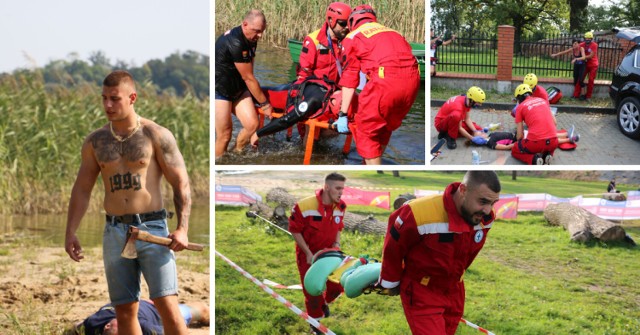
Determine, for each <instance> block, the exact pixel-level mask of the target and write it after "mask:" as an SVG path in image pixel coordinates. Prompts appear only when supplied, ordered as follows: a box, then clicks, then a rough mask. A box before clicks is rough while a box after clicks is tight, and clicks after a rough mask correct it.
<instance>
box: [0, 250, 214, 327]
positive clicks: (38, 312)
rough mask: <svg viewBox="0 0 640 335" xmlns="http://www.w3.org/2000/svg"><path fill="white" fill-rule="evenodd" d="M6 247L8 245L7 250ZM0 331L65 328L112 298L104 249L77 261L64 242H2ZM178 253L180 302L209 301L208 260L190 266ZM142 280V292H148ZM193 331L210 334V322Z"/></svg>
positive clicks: (0, 260) (86, 251) (146, 295)
mask: <svg viewBox="0 0 640 335" xmlns="http://www.w3.org/2000/svg"><path fill="white" fill-rule="evenodd" d="M4 250H7V251H4ZM0 251H3V252H2V253H0V334H62V332H63V331H64V330H65V329H66V328H68V327H69V326H71V325H73V324H75V323H76V322H78V321H82V320H83V319H84V318H86V317H87V316H89V315H90V314H92V313H94V312H95V311H97V310H98V308H100V307H101V306H103V305H104V304H106V303H107V302H108V293H107V283H106V279H105V277H104V267H103V264H102V249H101V248H91V249H87V250H85V259H84V260H83V261H82V262H80V263H75V262H73V261H72V260H71V259H70V258H69V257H68V256H67V254H66V253H65V251H64V249H62V248H50V247H28V246H26V245H25V246H21V247H19V248H15V247H8V246H6V245H3V243H1V242H0ZM189 257H191V256H188V255H184V256H183V255H181V254H180V253H179V254H178V255H177V262H178V269H179V273H178V279H179V283H180V302H185V301H204V302H207V303H209V292H210V291H209V266H208V264H207V266H205V267H204V268H206V270H205V271H204V272H203V273H200V272H196V271H190V270H185V269H184V268H183V267H182V266H181V259H185V260H187V259H188V258H189ZM148 296H149V295H148V289H147V287H146V284H143V293H142V297H143V298H148ZM189 334H195V335H204V334H209V327H205V328H198V329H190V332H189Z"/></svg>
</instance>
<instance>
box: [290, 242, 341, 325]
mask: <svg viewBox="0 0 640 335" xmlns="http://www.w3.org/2000/svg"><path fill="white" fill-rule="evenodd" d="M296 263H297V264H298V272H300V282H301V283H303V285H302V292H303V293H304V306H305V307H306V309H307V314H309V316H310V317H312V318H314V319H320V318H322V317H324V312H323V311H322V305H325V304H329V303H331V302H333V301H334V300H336V299H337V298H338V297H339V296H340V294H342V292H344V289H343V288H342V286H340V284H336V283H334V282H332V281H328V280H327V290H326V291H324V293H323V294H322V295H319V296H317V297H314V296H312V295H310V294H309V292H307V290H305V289H304V276H305V275H306V274H307V271H309V268H310V267H311V265H309V264H308V263H307V257H306V256H305V255H299V254H296Z"/></svg>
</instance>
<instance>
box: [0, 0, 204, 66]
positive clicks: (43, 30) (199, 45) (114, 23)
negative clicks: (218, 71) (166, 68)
mask: <svg viewBox="0 0 640 335" xmlns="http://www.w3.org/2000/svg"><path fill="white" fill-rule="evenodd" d="M210 15H211V14H210V12H209V1H208V0H196V1H175V0H128V1H125V0H110V1H100V2H98V1H87V0H59V1H50V0H20V1H2V2H1V3H0V50H1V51H0V73H2V72H10V71H13V70H14V69H16V68H24V67H27V68H29V67H32V61H29V60H28V58H31V59H32V60H33V61H35V64H36V65H37V66H44V65H45V64H47V63H48V62H49V61H50V60H54V59H67V57H68V56H69V55H70V54H71V53H74V52H75V53H77V54H78V57H79V58H80V59H83V60H87V59H88V57H89V55H90V54H91V53H92V52H94V51H98V50H102V51H104V52H105V54H106V55H107V57H108V58H109V59H110V60H111V62H112V63H115V61H116V60H123V61H126V62H127V63H129V64H131V63H132V62H134V63H135V65H136V66H139V65H142V64H144V62H146V61H148V60H150V59H154V58H160V59H163V58H165V57H166V56H169V55H170V54H172V53H174V52H176V51H180V52H183V51H187V50H195V51H198V52H200V53H203V54H206V55H209V16H210ZM25 55H28V57H26V56H25Z"/></svg>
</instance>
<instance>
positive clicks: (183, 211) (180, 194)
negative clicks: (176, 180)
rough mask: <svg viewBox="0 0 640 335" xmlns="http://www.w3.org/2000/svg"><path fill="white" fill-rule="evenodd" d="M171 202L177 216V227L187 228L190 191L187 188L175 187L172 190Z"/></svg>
mask: <svg viewBox="0 0 640 335" xmlns="http://www.w3.org/2000/svg"><path fill="white" fill-rule="evenodd" d="M173 203H174V205H175V208H176V214H177V216H178V227H177V228H185V229H189V216H190V215H191V192H189V190H188V189H186V190H184V189H175V190H174V191H173Z"/></svg>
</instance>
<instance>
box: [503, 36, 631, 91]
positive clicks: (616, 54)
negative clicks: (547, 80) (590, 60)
mask: <svg viewBox="0 0 640 335" xmlns="http://www.w3.org/2000/svg"><path fill="white" fill-rule="evenodd" d="M573 40H578V41H580V42H582V41H583V39H582V35H571V34H557V35H550V36H546V37H544V38H534V37H531V38H523V39H522V40H521V41H520V42H519V43H518V42H517V41H516V42H514V60H513V75H514V76H524V75H526V74H527V73H531V72H532V73H535V74H536V75H537V76H538V77H558V78H572V77H573V65H572V64H571V59H572V58H573V52H569V53H568V54H565V55H562V56H559V57H556V58H552V57H551V54H554V53H558V52H560V51H563V50H567V49H570V48H572V41H573ZM594 41H595V42H596V43H597V44H598V52H597V55H598V63H599V66H598V74H597V76H596V79H603V80H611V78H612V76H613V72H614V71H615V69H616V67H617V66H618V64H619V63H620V60H621V59H622V56H623V50H622V48H620V46H619V44H618V42H617V39H615V37H614V36H613V35H601V36H596V37H595V38H594Z"/></svg>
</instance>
